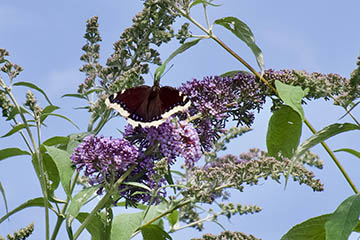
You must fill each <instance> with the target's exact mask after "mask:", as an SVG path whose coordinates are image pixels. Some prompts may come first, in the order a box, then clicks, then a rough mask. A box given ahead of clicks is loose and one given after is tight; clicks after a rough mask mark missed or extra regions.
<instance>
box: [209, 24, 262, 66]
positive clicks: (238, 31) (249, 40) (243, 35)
mask: <svg viewBox="0 0 360 240" xmlns="http://www.w3.org/2000/svg"><path fill="white" fill-rule="evenodd" d="M214 23H215V24H218V25H221V26H223V27H225V28H226V29H228V30H230V31H231V32H232V33H233V34H234V35H235V36H237V37H238V38H239V39H240V40H242V41H243V42H245V43H246V45H247V46H248V47H249V48H250V49H251V51H252V52H253V53H254V55H255V57H256V61H257V64H258V65H259V67H260V70H261V72H263V71H264V57H263V54H262V52H261V49H260V48H259V47H258V46H257V45H256V44H255V37H254V34H253V33H252V31H251V29H250V28H249V27H248V25H246V24H245V23H244V22H242V21H240V20H239V19H237V18H236V17H224V18H220V19H217V20H215V22H214Z"/></svg>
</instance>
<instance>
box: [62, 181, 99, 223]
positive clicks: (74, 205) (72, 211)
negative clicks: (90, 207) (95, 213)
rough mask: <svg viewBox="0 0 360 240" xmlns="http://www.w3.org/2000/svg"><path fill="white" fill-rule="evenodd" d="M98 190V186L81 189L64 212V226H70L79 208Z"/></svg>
mask: <svg viewBox="0 0 360 240" xmlns="http://www.w3.org/2000/svg"><path fill="white" fill-rule="evenodd" d="M98 189H99V186H93V187H89V188H85V189H82V190H81V191H80V192H78V193H77V194H76V195H75V196H74V197H73V198H72V200H71V203H70V206H69V208H68V210H67V212H66V224H67V225H68V226H70V225H71V223H72V221H73V220H74V219H75V218H76V217H77V215H78V214H79V212H80V208H81V207H82V206H83V205H84V204H85V203H86V202H87V200H88V199H89V198H90V197H91V196H92V195H93V194H94V193H95V192H96V191H97V190H98Z"/></svg>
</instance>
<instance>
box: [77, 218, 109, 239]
mask: <svg viewBox="0 0 360 240" xmlns="http://www.w3.org/2000/svg"><path fill="white" fill-rule="evenodd" d="M88 215H89V213H85V212H81V213H79V214H78V215H77V217H76V219H77V220H78V221H79V222H80V223H83V222H84V221H85V219H86V217H87V216H88ZM86 230H87V231H88V232H89V233H90V234H91V240H102V239H103V238H104V236H105V235H106V234H105V222H104V221H103V220H102V218H101V217H100V216H99V215H98V214H96V215H95V216H93V217H92V218H91V220H90V222H89V223H88V224H87V225H86Z"/></svg>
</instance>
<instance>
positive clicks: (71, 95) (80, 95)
mask: <svg viewBox="0 0 360 240" xmlns="http://www.w3.org/2000/svg"><path fill="white" fill-rule="evenodd" d="M61 97H62V98H63V97H75V98H81V99H86V97H84V95H82V94H79V93H69V94H64V95H62V96H61Z"/></svg>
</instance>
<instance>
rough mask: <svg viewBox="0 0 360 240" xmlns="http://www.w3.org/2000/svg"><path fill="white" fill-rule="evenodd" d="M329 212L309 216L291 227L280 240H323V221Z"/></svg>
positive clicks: (327, 217)
mask: <svg viewBox="0 0 360 240" xmlns="http://www.w3.org/2000/svg"><path fill="white" fill-rule="evenodd" d="M330 217H331V214H325V215H321V216H318V217H314V218H310V219H308V220H306V221H305V222H302V223H300V224H297V225H295V226H294V227H292V228H291V229H290V230H289V231H288V232H287V233H286V234H285V235H284V236H282V237H281V240H304V239H306V240H325V223H326V222H327V221H328V220H329V219H330Z"/></svg>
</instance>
